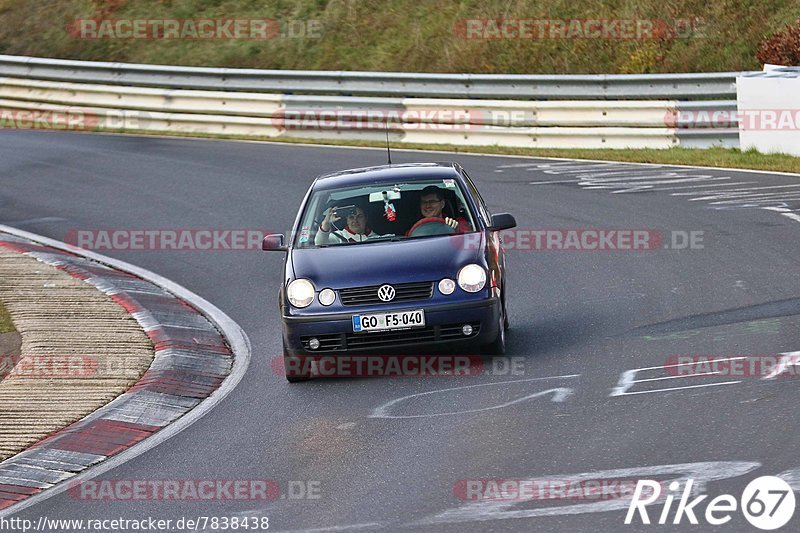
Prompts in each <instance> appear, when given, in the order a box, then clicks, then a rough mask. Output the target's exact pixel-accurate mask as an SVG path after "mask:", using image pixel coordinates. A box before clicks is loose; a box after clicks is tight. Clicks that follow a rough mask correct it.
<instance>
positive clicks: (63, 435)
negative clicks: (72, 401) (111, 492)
mask: <svg viewBox="0 0 800 533" xmlns="http://www.w3.org/2000/svg"><path fill="white" fill-rule="evenodd" d="M0 246H2V247H4V248H6V249H11V250H16V251H18V252H20V253H23V254H25V255H28V256H31V257H34V258H36V259H37V260H39V261H41V262H43V263H46V264H49V265H52V266H55V267H56V268H59V269H61V270H64V271H65V272H67V273H69V274H70V275H72V276H73V277H76V278H78V279H81V280H83V281H85V282H87V283H90V284H92V285H94V286H95V287H96V288H97V289H98V290H100V291H102V292H103V293H105V294H107V295H108V296H109V297H111V299H113V300H114V301H116V302H117V303H119V304H120V305H121V306H122V307H124V308H125V309H126V310H127V311H128V312H130V313H131V315H132V316H133V317H134V318H135V319H136V320H137V322H138V323H139V324H140V325H141V326H142V328H143V329H144V331H145V333H146V334H147V335H148V337H150V339H151V340H152V341H153V344H154V346H155V357H154V359H153V362H152V364H151V366H150V368H149V369H148V370H147V371H146V372H145V374H144V375H143V376H142V377H141V379H140V380H139V381H138V382H137V383H136V384H135V385H134V386H133V387H131V388H130V389H129V390H128V391H127V392H125V393H124V394H122V395H120V396H118V397H117V398H116V399H114V400H113V401H111V402H110V403H108V404H106V405H105V406H103V407H101V408H100V409H98V410H97V411H95V412H93V413H91V414H90V415H88V416H86V417H85V418H83V419H81V420H79V421H78V422H75V423H73V424H71V425H70V426H67V427H66V428H63V429H61V430H59V431H57V432H55V433H54V434H52V435H50V436H49V437H47V438H46V439H44V440H42V441H40V442H38V443H37V444H35V445H34V446H32V447H31V448H28V449H27V450H25V451H23V452H20V453H19V454H17V455H15V456H13V457H11V458H9V459H7V460H6V461H3V462H2V463H0V517H4V516H6V515H10V514H11V513H14V512H18V511H20V510H22V509H24V508H26V507H29V506H30V505H33V504H35V503H37V502H39V501H42V500H44V499H47V498H49V497H52V496H54V495H56V494H59V493H61V492H63V491H64V490H66V489H67V488H69V486H71V485H72V484H73V483H79V482H80V481H85V480H87V479H91V478H92V477H95V476H97V475H100V474H101V473H103V472H105V471H108V470H110V469H111V468H114V467H116V466H118V465H119V464H122V463H124V462H126V461H128V460H130V459H132V458H133V457H135V456H137V455H139V454H141V453H143V452H145V451H147V450H149V449H151V448H153V447H154V446H156V445H158V444H160V443H161V442H163V441H165V440H166V439H168V438H170V437H172V436H173V435H176V434H177V433H179V432H180V431H182V430H183V429H185V428H186V427H188V426H189V425H191V424H192V423H194V422H195V421H197V420H198V419H199V418H200V417H202V416H203V415H205V414H206V413H207V412H208V411H209V410H211V409H212V408H213V407H214V406H215V405H216V404H217V403H219V402H220V401H221V400H222V399H223V398H224V397H225V396H227V395H228V394H229V393H230V392H231V391H232V390H233V388H234V387H235V386H236V385H237V384H238V383H239V381H240V380H241V379H242V376H243V375H244V373H245V371H246V370H247V366H248V365H249V362H250V341H249V339H248V338H247V336H246V335H245V333H244V331H242V329H241V328H240V327H239V325H238V324H236V323H235V322H234V321H233V320H232V319H230V318H229V317H228V316H227V315H226V314H225V313H223V312H222V311H220V310H219V309H218V308H217V307H215V306H214V305H212V304H211V303H209V302H207V301H206V300H204V299H203V298H201V297H199V296H197V295H196V294H194V293H192V292H190V291H189V290H187V289H185V288H183V287H181V286H180V285H177V284H175V283H174V282H172V281H170V280H168V279H166V278H162V277H161V276H159V275H157V274H154V273H152V272H149V271H147V270H144V269H142V268H139V267H136V266H134V265H130V264H128V263H125V262H122V261H118V260H116V259H112V258H109V257H105V256H102V255H100V254H96V253H94V252H89V251H86V250H82V249H80V248H76V247H74V246H70V245H67V244H64V243H62V242H59V241H55V240H52V239H49V238H47V237H42V236H40V235H35V234H32V233H28V232H25V231H21V230H17V229H15V228H11V227H8V226H3V225H0Z"/></svg>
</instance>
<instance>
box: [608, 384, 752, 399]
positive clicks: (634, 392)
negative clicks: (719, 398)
mask: <svg viewBox="0 0 800 533" xmlns="http://www.w3.org/2000/svg"><path fill="white" fill-rule="evenodd" d="M636 383H639V382H638V381H637V382H636ZM737 383H741V381H721V382H719V383H704V384H703V385H686V386H684V387H668V388H666V389H655V390H640V391H633V392H623V393H622V394H617V395H612V396H633V395H634V394H650V393H651V392H669V391H673V390H683V389H700V388H702V387H716V386H717V385H736V384H737Z"/></svg>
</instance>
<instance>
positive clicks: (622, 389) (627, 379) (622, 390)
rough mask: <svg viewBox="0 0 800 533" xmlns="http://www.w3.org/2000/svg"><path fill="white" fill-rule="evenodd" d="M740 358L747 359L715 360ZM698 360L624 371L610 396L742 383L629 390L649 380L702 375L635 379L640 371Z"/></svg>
mask: <svg viewBox="0 0 800 533" xmlns="http://www.w3.org/2000/svg"><path fill="white" fill-rule="evenodd" d="M740 359H747V357H746V356H739V357H724V358H719V359H715V361H738V360H740ZM696 364H698V363H696V362H693V361H692V362H687V363H676V364H673V365H661V366H647V367H643V368H634V369H631V370H626V371H624V372H623V373H622V374H621V375H620V378H619V381H618V382H617V386H616V387H614V388H613V389H611V394H609V396H610V397H614V396H632V395H634V394H649V393H651V392H668V391H675V390H683V389H698V388H701V387H715V386H717V385H734V384H736V383H741V381H716V382H714V383H703V384H701V385H686V386H684V387H668V388H665V389H653V390H647V391H634V392H628V390H629V389H630V388H632V387H633V386H634V385H636V384H637V383H642V382H647V381H661V380H663V379H670V378H692V377H696V376H700V375H703V374H687V375H685V376H670V377H660V378H644V379H634V378H635V376H636V374H638V373H639V372H644V371H646V370H664V369H667V368H677V367H681V366H687V365H696ZM715 373H716V372H711V374H715Z"/></svg>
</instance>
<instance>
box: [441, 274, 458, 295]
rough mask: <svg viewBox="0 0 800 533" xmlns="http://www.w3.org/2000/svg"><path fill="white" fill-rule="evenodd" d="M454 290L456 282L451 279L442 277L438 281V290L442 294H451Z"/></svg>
mask: <svg viewBox="0 0 800 533" xmlns="http://www.w3.org/2000/svg"><path fill="white" fill-rule="evenodd" d="M454 290H456V282H455V281H453V280H452V279H448V278H444V279H443V280H442V281H440V282H439V292H441V293H442V294H453V291H454Z"/></svg>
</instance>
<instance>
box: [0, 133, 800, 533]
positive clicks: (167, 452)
mask: <svg viewBox="0 0 800 533" xmlns="http://www.w3.org/2000/svg"><path fill="white" fill-rule="evenodd" d="M384 157H385V151H381V150H367V149H346V148H338V147H310V146H294V145H276V144H258V143H244V142H224V141H209V140H188V139H164V138H155V137H135V136H111V135H94V134H76V133H66V132H34V131H29V132H25V131H0V184H2V187H0V223H2V224H7V225H10V226H15V227H18V228H20V229H24V230H27V231H31V232H34V233H39V234H42V235H46V236H48V237H52V238H56V239H59V240H64V239H65V238H66V236H67V233H68V232H69V231H70V230H73V229H115V228H116V229H119V228H137V229H142V228H153V229H182V228H190V229H201V228H204V229H212V228H225V229H232V228H247V229H263V230H264V231H265V232H267V231H274V232H281V231H285V230H288V229H289V228H290V227H291V224H292V222H293V221H294V217H295V214H296V209H297V206H298V203H299V202H300V201H301V199H302V197H303V195H304V193H305V191H306V189H307V187H308V185H309V184H310V182H311V181H312V180H313V178H314V177H315V176H316V175H318V174H320V173H324V172H328V171H331V170H338V169H345V168H352V167H359V166H370V165H374V164H383V163H384V162H385V160H384ZM393 159H394V161H395V162H396V163H397V162H411V161H440V160H453V159H454V160H456V161H458V162H459V163H461V164H462V165H463V166H464V167H465V168H466V169H467V171H468V172H469V173H470V175H471V176H472V178H473V179H474V180H475V181H476V184H477V186H478V188H479V189H480V191H481V193H482V194H483V196H484V198H485V199H486V201H487V204H488V206H489V208H490V209H491V210H493V211H494V212H505V211H507V212H510V213H512V214H514V215H515V216H516V219H517V222H518V230H522V231H520V232H518V236H519V235H523V234H524V231H527V230H535V229H539V230H541V229H549V230H565V229H583V230H586V229H592V230H601V229H608V230H610V229H637V230H641V229H647V230H654V231H657V232H660V235H662V237H663V246H659V247H658V249H655V250H647V251H628V250H602V251H597V250H594V251H593V250H581V251H575V250H553V249H550V250H530V249H522V250H518V249H510V250H508V252H507V262H508V267H509V270H510V274H509V275H510V278H509V279H510V284H511V291H510V293H509V294H510V296H509V312H510V315H511V323H512V325H511V330H510V332H509V336H508V342H509V349H508V356H509V357H513V358H520V359H515V361H517V363H518V365H519V366H518V367H517V370H518V371H517V372H515V373H514V374H513V375H510V374H504V373H501V372H497V373H485V374H483V375H480V376H472V377H463V376H462V377H425V378H396V379H380V378H369V379H341V380H331V379H315V380H312V381H310V382H307V383H301V384H296V385H289V384H288V383H287V382H286V381H285V379H284V378H283V377H282V376H280V375H277V374H276V373H275V372H274V371H273V369H272V366H271V361H272V358H273V357H277V356H279V355H280V353H281V351H280V350H281V346H280V322H279V316H278V310H277V305H276V295H277V291H278V286H279V284H280V282H281V279H280V273H279V272H280V267H281V261H282V255H281V254H279V253H262V252H260V251H209V252H204V251H103V250H98V251H99V252H100V253H104V254H106V255H110V256H112V257H116V258H119V259H122V260H124V261H128V262H130V263H133V264H136V265H139V266H142V267H144V268H147V269H150V270H152V271H154V272H156V273H158V274H161V275H163V276H166V277H167V278H170V279H172V280H174V281H176V282H177V283H179V284H181V285H183V286H185V287H187V288H188V289H190V290H192V291H194V292H196V293H197V294H199V295H200V296H202V297H203V298H205V299H207V300H209V301H210V302H212V303H214V304H215V305H216V306H218V307H219V308H220V309H222V310H223V311H224V312H225V313H227V314H228V315H229V316H230V317H232V318H233V319H234V320H236V321H237V322H238V323H239V324H240V325H241V326H242V328H243V329H244V331H245V332H246V333H247V335H248V336H249V338H250V341H251V343H252V347H253V358H252V362H251V364H250V368H249V370H248V372H247V375H246V376H245V377H244V379H243V380H242V382H241V383H240V384H239V385H238V387H237V388H236V389H235V390H234V391H233V392H232V393H231V394H230V395H229V396H228V397H227V398H226V399H225V400H224V401H223V402H222V403H221V404H220V405H218V406H217V407H216V408H215V409H214V410H213V411H211V412H210V413H209V414H208V415H207V416H205V417H204V418H202V419H201V420H199V421H198V422H197V423H195V424H194V425H193V426H191V427H190V428H189V429H187V430H185V431H183V432H182V433H180V434H179V435H177V436H175V437H173V438H172V439H170V440H168V441H167V442H165V443H163V444H161V445H159V446H157V447H156V448H153V449H151V450H149V451H148V452H146V453H145V454H143V455H141V456H139V457H137V458H135V459H133V460H131V461H129V462H128V463H125V464H124V465H122V466H120V467H118V468H116V469H114V470H111V471H110V472H106V473H104V474H102V476H101V479H110V480H123V479H127V480H145V479H147V480H152V479H159V480H165V479H169V480H187V479H189V480H202V479H215V480H220V479H225V480H251V479H271V480H278V481H279V482H280V483H281V484H288V482H290V481H302V482H304V483H307V482H312V486H316V485H314V483H316V482H318V487H319V498H316V499H307V498H297V499H295V498H289V497H287V498H281V499H276V500H273V501H250V500H243V501H242V500H231V501H212V502H205V501H203V502H199V501H198V502H192V501H163V500H157V501H96V500H81V499H80V498H76V497H74V496H71V495H69V494H67V493H62V494H60V495H57V496H55V497H53V498H51V499H49V500H46V501H44V502H41V503H39V504H37V505H34V506H31V507H30V508H27V509H25V510H23V511H22V512H21V513H19V515H18V516H19V517H23V518H29V519H32V520H34V521H35V520H37V519H38V518H39V517H40V516H47V517H49V518H75V519H88V518H98V519H109V518H118V517H122V518H136V519H141V518H143V517H148V516H151V517H156V518H161V519H172V520H177V519H179V518H181V517H195V518H196V517H198V516H218V517H222V516H227V517H233V516H237V517H246V516H256V517H262V516H267V517H269V523H270V530H273V529H274V530H278V531H284V530H307V529H312V530H314V529H320V530H322V531H361V530H363V531H372V530H377V529H382V528H384V529H387V530H397V529H405V528H409V529H411V528H413V529H421V530H429V531H464V530H493V531H504V530H509V531H510V530H528V531H531V530H536V531H552V530H555V529H558V530H562V529H563V530H566V529H569V530H573V531H617V530H620V529H622V528H624V527H625V526H624V525H623V520H624V518H625V514H626V510H627V504H625V503H623V504H622V505H621V506H620V505H619V502H617V501H614V500H613V499H594V500H588V501H581V500H579V499H576V498H572V499H570V498H558V497H551V498H549V499H544V500H542V499H534V500H533V501H531V500H530V499H528V500H527V501H516V502H515V501H500V502H497V501H494V502H493V501H489V502H486V501H483V502H478V503H476V502H473V501H465V500H463V499H461V498H459V497H458V492H459V491H458V487H459V486H462V485H463V483H464V481H463V480H486V479H495V480H509V479H511V480H519V479H530V478H537V479H549V480H558V479H561V480H563V479H567V478H570V477H572V478H575V477H576V476H579V478H580V479H607V478H608V479H610V478H614V479H623V480H636V479H640V478H644V477H656V478H658V479H662V480H665V481H669V480H675V479H678V480H685V479H687V478H692V479H693V480H694V483H695V485H698V484H699V485H700V487H701V490H702V492H703V493H706V494H709V495H710V496H711V497H713V496H716V495H720V494H733V495H735V497H737V498H738V497H739V495H741V493H742V491H743V489H744V487H745V486H746V485H747V483H748V482H749V481H751V480H752V479H755V478H756V477H758V476H761V475H777V474H782V477H783V478H784V479H786V480H787V481H790V482H791V483H793V488H794V490H795V491H798V490H800V456H798V453H797V450H798V449H800V421H798V417H797V413H796V406H797V405H798V402H800V381H798V380H800V377H795V376H794V375H793V374H794V370H795V369H794V367H788V368H787V372H785V373H784V374H781V375H778V376H776V377H774V378H771V379H762V378H764V377H767V375H756V376H743V377H735V376H730V375H725V374H724V373H723V374H715V375H705V376H700V377H686V376H683V375H680V373H679V372H676V371H675V369H676V368H679V367H667V368H664V366H665V365H670V364H674V363H675V357H676V356H692V357H693V356H713V357H717V358H735V357H742V356H768V357H771V358H772V359H771V360H779V356H778V354H785V353H791V352H796V351H798V350H800V335H798V324H799V323H800V276H798V273H799V272H800V246H798V242H800V238H799V237H800V217H798V214H797V212H796V211H793V210H795V209H800V179H798V177H797V176H788V175H774V174H768V173H755V172H743V171H728V170H716V169H713V170H708V169H686V168H674V167H659V166H637V165H629V164H627V165H626V164H603V163H586V162H568V161H548V160H536V159H522V158H513V157H488V156H477V155H455V154H435V153H434V154H426V153H414V152H402V151H395V152H394V153H393ZM676 232H677V233H676ZM690 232H695V233H693V234H692V233H690ZM698 232H701V233H698ZM686 235H694V237H695V243H694V246H686V245H685V239H684V238H685V237H686ZM518 239H519V237H518ZM517 244H518V245H517V246H515V247H523V248H524V247H525V246H524V242H522V241H518V243H517ZM664 246H666V248H664ZM528 248H530V246H528ZM353 268H357V265H354V267H353ZM766 358H767V357H765V359H766ZM665 377H666V378H669V379H655V378H665ZM648 379H649V380H650V381H644V380H648ZM665 389H669V390H665ZM428 392H430V393H431V394H424V395H421V396H419V394H420V393H428ZM414 395H417V396H414ZM408 396H411V397H410V398H406V399H404V400H402V401H399V402H395V403H393V404H392V405H390V406H388V407H387V406H385V404H387V403H388V402H391V401H393V400H398V399H400V398H404V397H408ZM465 411H469V412H465ZM460 483H461V484H462V485H459V484H460ZM295 485H296V486H300V485H298V484H295ZM306 486H308V485H306ZM678 497H679V495H678V496H676V502H677V499H678ZM704 506H705V502H703V503H701V504H700V506H699V508H701V509H702V508H703V507H704ZM660 510H661V507H660V506H659V507H658V508H657V510H653V511H651V512H650V518H651V520H652V521H654V522H655V521H656V520H657V519H658V514H659V513H660ZM698 514H700V513H698ZM672 516H674V511H673V514H671V515H670V517H669V519H670V521H671V520H672ZM685 520H686V519H685V518H684V522H683V525H682V526H672V528H674V529H682V530H685V528H686V527H687V526H686V525H685V524H686V522H685ZM796 520H797V518H795V521H796ZM701 523H703V522H702V520H701ZM634 524H638V525H637V526H632V527H630V526H629V527H628V529H630V530H649V529H652V528H653V526H650V527H648V526H643V525H642V524H641V522H640V521H637V520H634ZM748 527H749V524H748V523H747V522H746V521H745V520H744V518H743V516H742V515H741V513H738V514H734V516H733V518H732V520H731V522H730V523H728V524H726V525H725V526H718V527H717V529H718V530H725V531H742V530H745V529H747V528H748ZM694 529H696V530H708V529H711V526H709V525H708V524H704V525H701V526H696V527H695V528H694ZM208 530H209V531H210V530H211V529H208Z"/></svg>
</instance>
